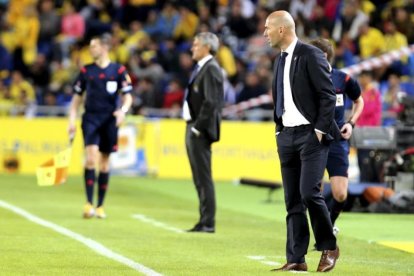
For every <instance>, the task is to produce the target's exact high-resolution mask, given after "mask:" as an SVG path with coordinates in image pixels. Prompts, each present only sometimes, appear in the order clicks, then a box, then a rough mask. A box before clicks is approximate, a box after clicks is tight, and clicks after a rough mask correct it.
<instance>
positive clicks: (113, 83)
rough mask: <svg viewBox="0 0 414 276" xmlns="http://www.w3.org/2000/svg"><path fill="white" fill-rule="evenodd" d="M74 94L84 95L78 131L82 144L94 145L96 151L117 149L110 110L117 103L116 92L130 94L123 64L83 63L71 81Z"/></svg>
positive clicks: (104, 151)
mask: <svg viewBox="0 0 414 276" xmlns="http://www.w3.org/2000/svg"><path fill="white" fill-rule="evenodd" d="M73 89H74V91H75V93H76V94H78V95H83V93H84V92H85V91H86V95H85V100H84V101H85V112H84V113H83V115H82V132H83V140H84V144H85V146H87V145H98V146H99V151H101V152H103V153H111V152H114V151H116V150H117V139H118V128H117V126H116V118H115V116H114V115H113V112H114V111H115V110H116V109H117V106H118V104H119V93H118V92H121V93H122V94H126V93H130V92H131V90H132V86H131V82H130V79H129V76H128V73H127V70H126V68H125V66H123V65H120V64H118V63H110V64H109V65H108V66H107V67H105V68H101V67H99V66H98V65H96V64H95V63H93V64H89V65H86V66H84V67H83V68H82V69H81V70H80V73H79V75H78V77H77V79H76V81H75V83H74V86H73Z"/></svg>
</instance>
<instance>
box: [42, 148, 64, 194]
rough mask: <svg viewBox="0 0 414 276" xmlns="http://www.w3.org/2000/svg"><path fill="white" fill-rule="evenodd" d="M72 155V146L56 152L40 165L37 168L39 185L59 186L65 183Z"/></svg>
mask: <svg viewBox="0 0 414 276" xmlns="http://www.w3.org/2000/svg"><path fill="white" fill-rule="evenodd" d="M71 155H72V147H70V148H68V149H66V150H63V151H61V152H59V153H58V154H56V155H55V156H54V157H53V158H52V159H50V160H48V161H46V162H45V163H43V164H42V165H40V166H39V167H38V168H37V170H36V175H37V184H38V185H39V186H57V185H60V184H63V183H65V181H66V179H67V177H68V167H69V163H70V158H71Z"/></svg>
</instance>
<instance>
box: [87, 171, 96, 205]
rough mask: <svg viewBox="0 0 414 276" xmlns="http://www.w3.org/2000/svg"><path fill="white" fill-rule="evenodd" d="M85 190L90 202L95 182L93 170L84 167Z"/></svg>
mask: <svg viewBox="0 0 414 276" xmlns="http://www.w3.org/2000/svg"><path fill="white" fill-rule="evenodd" d="M84 177H85V191H86V198H87V200H88V202H89V203H90V204H92V203H93V202H92V201H93V186H94V184H95V170H90V169H85V172H84Z"/></svg>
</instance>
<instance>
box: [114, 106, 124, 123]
mask: <svg viewBox="0 0 414 276" xmlns="http://www.w3.org/2000/svg"><path fill="white" fill-rule="evenodd" d="M113 114H114V116H115V118H116V126H117V127H119V126H120V125H121V124H122V123H123V122H124V119H125V112H124V111H122V110H121V109H118V110H117V111H115V112H114V113H113Z"/></svg>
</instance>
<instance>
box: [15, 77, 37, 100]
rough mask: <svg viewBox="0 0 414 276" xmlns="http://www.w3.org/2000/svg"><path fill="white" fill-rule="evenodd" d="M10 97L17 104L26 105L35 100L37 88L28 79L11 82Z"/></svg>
mask: <svg viewBox="0 0 414 276" xmlns="http://www.w3.org/2000/svg"><path fill="white" fill-rule="evenodd" d="M10 97H11V99H12V100H13V102H14V103H15V104H18V105H25V104H27V103H31V102H34V101H35V90H34V88H33V86H32V85H31V84H30V83H29V82H28V81H26V80H22V81H21V82H19V83H13V82H12V83H11V84H10Z"/></svg>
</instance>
